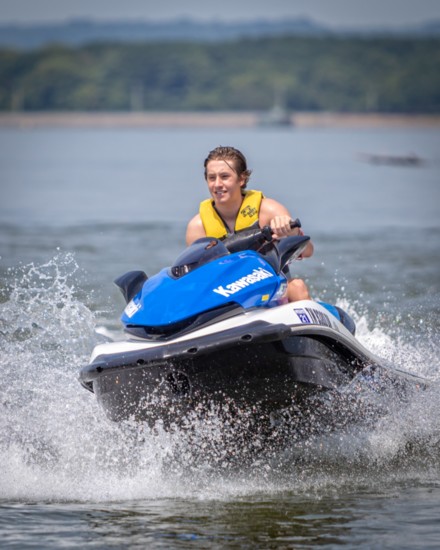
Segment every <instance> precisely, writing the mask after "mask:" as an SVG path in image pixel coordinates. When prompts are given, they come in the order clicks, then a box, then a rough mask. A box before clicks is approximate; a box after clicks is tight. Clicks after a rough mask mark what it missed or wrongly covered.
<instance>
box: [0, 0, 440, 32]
mask: <svg viewBox="0 0 440 550" xmlns="http://www.w3.org/2000/svg"><path fill="white" fill-rule="evenodd" d="M303 16H305V17H310V18H312V19H316V20H317V21H319V22H321V23H325V24H328V25H331V26H334V27H339V26H356V27H359V28H362V27H366V26H372V25H373V26H382V25H387V26H397V25H402V24H410V23H419V22H423V21H425V20H429V19H436V18H439V17H440V2H438V0H419V1H417V2H416V1H414V0H370V1H369V2H360V1H353V0H272V1H271V2H267V1H266V0H241V1H234V0H223V1H222V2H221V3H216V2H206V1H205V0H186V1H185V2H181V1H179V0H171V1H166V2H157V1H156V0H153V1H149V0H146V1H145V0H125V1H124V2H120V1H119V0H106V1H104V0H76V1H75V2H72V1H71V0H38V1H33V0H1V1H0V22H2V23H5V22H7V23H10V22H20V23H33V22H46V21H64V20H66V19H68V18H78V17H86V18H94V19H99V20H111V19H113V20H115V19H138V18H139V19H150V20H151V19H153V20H154V19H155V20H158V19H170V18H176V17H191V18H195V19H200V20H209V19H219V20H222V21H234V20H236V19H242V20H249V19H257V18H264V19H278V18H285V17H303Z"/></svg>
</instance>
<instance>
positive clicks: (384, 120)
mask: <svg viewBox="0 0 440 550" xmlns="http://www.w3.org/2000/svg"><path fill="white" fill-rule="evenodd" d="M261 115H262V113H256V112H238V113H235V112H56V113H55V112H34V113H31V112H27V113H19V112H8V113H0V127H3V128H4V127H13V128H44V127H47V128H50V127H69V128H179V127H181V128H183V127H186V128H188V127H195V128H197V127H200V128H208V127H221V128H251V127H257V126H258V125H259V121H260V117H261ZM291 122H292V126H293V127H298V128H376V127H409V126H412V127H416V126H422V127H438V126H440V114H435V115H424V114H423V115H422V114H417V115H412V114H383V113H330V112H320V113H311V112H303V113H295V114H292V115H291Z"/></svg>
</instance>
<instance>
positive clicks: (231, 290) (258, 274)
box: [213, 267, 274, 298]
mask: <svg viewBox="0 0 440 550" xmlns="http://www.w3.org/2000/svg"><path fill="white" fill-rule="evenodd" d="M273 276H274V275H273V273H271V272H270V271H267V270H266V269H263V268H262V267H259V268H258V269H254V270H253V271H252V273H249V274H248V275H245V276H244V277H241V278H240V279H238V280H237V281H234V282H233V283H230V284H229V285H226V287H224V286H219V287H217V288H214V289H213V292H217V294H221V295H222V296H225V298H227V297H228V296H231V294H235V293H236V292H238V291H240V290H241V289H242V288H245V287H247V286H249V285H253V284H255V283H258V281H262V280H263V279H268V278H269V277H273Z"/></svg>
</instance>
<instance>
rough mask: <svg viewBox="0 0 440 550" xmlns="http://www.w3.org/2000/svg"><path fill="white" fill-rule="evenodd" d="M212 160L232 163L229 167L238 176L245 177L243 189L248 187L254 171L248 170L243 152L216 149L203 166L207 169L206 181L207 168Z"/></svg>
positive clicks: (227, 148) (225, 148)
mask: <svg viewBox="0 0 440 550" xmlns="http://www.w3.org/2000/svg"><path fill="white" fill-rule="evenodd" d="M211 160H224V161H225V162H226V163H227V161H228V160H229V161H232V162H233V166H230V165H229V164H228V163H227V164H228V166H229V167H230V168H232V169H233V170H234V172H236V173H237V174H238V176H244V178H245V179H244V185H243V189H244V188H245V187H246V185H247V183H248V181H249V178H250V177H251V173H252V170H248V167H247V162H246V157H245V156H244V155H243V153H242V152H241V151H239V150H238V149H235V148H234V147H222V146H220V147H216V148H215V149H213V150H212V151H210V152H209V154H208V156H207V157H206V159H205V162H204V164H203V166H204V168H205V179H206V176H207V174H206V167H207V166H208V162H209V161H211Z"/></svg>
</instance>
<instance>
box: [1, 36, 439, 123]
mask: <svg viewBox="0 0 440 550" xmlns="http://www.w3.org/2000/svg"><path fill="white" fill-rule="evenodd" d="M439 67H440V39H397V38H374V39H373V38H371V39H361V38H340V37H339V38H334V37H326V38H310V37H307V38H306V37H285V38H267V39H255V40H252V39H247V40H240V41H235V42H227V43H222V44H219V43H216V44H203V43H197V44H196V43H188V42H182V43H177V42H171V43H170V42H166V43H139V44H91V45H88V46H84V47H80V48H69V47H66V46H60V45H59V46H56V45H54V46H51V47H47V48H44V49H41V50H37V51H32V52H19V51H14V50H7V49H2V50H0V110H2V111H36V110H38V111H57V110H58V111H61V110H62V111H75V110H77V111H116V110H118V111H121V110H122V111H127V110H135V111H136V110H162V111H166V110H171V111H199V110H204V111H216V110H252V111H254V110H264V109H268V108H270V107H271V106H272V104H273V102H274V96H275V94H276V93H278V94H279V96H280V97H279V99H280V100H281V101H282V102H283V103H284V106H285V107H287V108H288V109H291V110H293V111H322V110H325V111H339V112H390V113H403V112H407V113H438V112H440V70H439Z"/></svg>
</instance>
